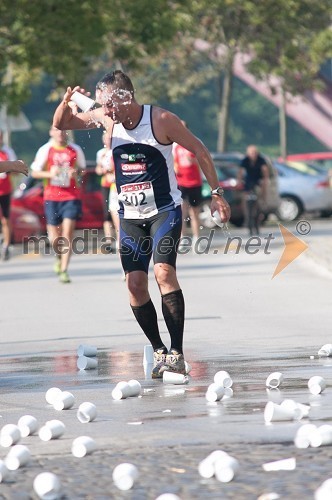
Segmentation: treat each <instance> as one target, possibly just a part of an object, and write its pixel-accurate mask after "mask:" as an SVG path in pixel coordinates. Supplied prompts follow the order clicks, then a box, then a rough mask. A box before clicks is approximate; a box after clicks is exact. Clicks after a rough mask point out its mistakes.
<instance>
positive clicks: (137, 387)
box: [128, 379, 142, 397]
mask: <svg viewBox="0 0 332 500" xmlns="http://www.w3.org/2000/svg"><path fill="white" fill-rule="evenodd" d="M128 385H129V387H130V389H131V394H130V396H131V397H137V396H139V395H140V394H141V390H142V386H141V384H140V383H139V381H138V380H134V379H133V380H129V382H128Z"/></svg>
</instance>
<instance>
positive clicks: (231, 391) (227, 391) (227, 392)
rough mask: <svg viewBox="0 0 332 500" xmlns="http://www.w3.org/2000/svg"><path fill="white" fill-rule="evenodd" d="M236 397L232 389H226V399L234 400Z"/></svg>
mask: <svg viewBox="0 0 332 500" xmlns="http://www.w3.org/2000/svg"><path fill="white" fill-rule="evenodd" d="M233 396H234V391H233V389H232V388H231V387H224V398H225V399H227V398H232V397H233Z"/></svg>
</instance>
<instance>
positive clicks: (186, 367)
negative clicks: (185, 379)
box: [184, 361, 192, 375]
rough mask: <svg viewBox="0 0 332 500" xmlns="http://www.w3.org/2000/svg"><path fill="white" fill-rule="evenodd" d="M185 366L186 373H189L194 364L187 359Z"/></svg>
mask: <svg viewBox="0 0 332 500" xmlns="http://www.w3.org/2000/svg"><path fill="white" fill-rule="evenodd" d="M184 366H185V369H186V374H187V375H188V374H189V373H190V372H191V370H192V366H191V364H190V363H188V362H187V361H185V362H184Z"/></svg>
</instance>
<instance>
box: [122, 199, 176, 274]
mask: <svg viewBox="0 0 332 500" xmlns="http://www.w3.org/2000/svg"><path fill="white" fill-rule="evenodd" d="M181 228H182V210H181V206H178V207H176V208H174V209H172V210H168V211H167V212H161V213H158V214H156V215H153V216H152V217H150V218H149V219H122V218H121V219H120V257H121V263H122V267H123V270H124V272H125V273H126V274H127V273H130V272H132V271H144V272H146V273H148V270H149V264H150V260H151V257H152V256H153V263H154V264H169V265H171V266H172V267H174V268H175V267H176V257H177V249H178V246H179V240H180V238H181Z"/></svg>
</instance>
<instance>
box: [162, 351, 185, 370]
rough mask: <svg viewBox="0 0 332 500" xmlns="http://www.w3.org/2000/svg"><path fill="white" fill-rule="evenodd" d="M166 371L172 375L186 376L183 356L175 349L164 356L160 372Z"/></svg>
mask: <svg viewBox="0 0 332 500" xmlns="http://www.w3.org/2000/svg"><path fill="white" fill-rule="evenodd" d="M164 371H168V372H173V373H181V374H182V375H185V374H186V365H185V363H184V356H183V354H181V353H180V352H178V351H176V350H175V349H171V350H170V351H169V353H168V354H167V355H166V362H165V364H164V366H163V367H162V369H161V372H164Z"/></svg>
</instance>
